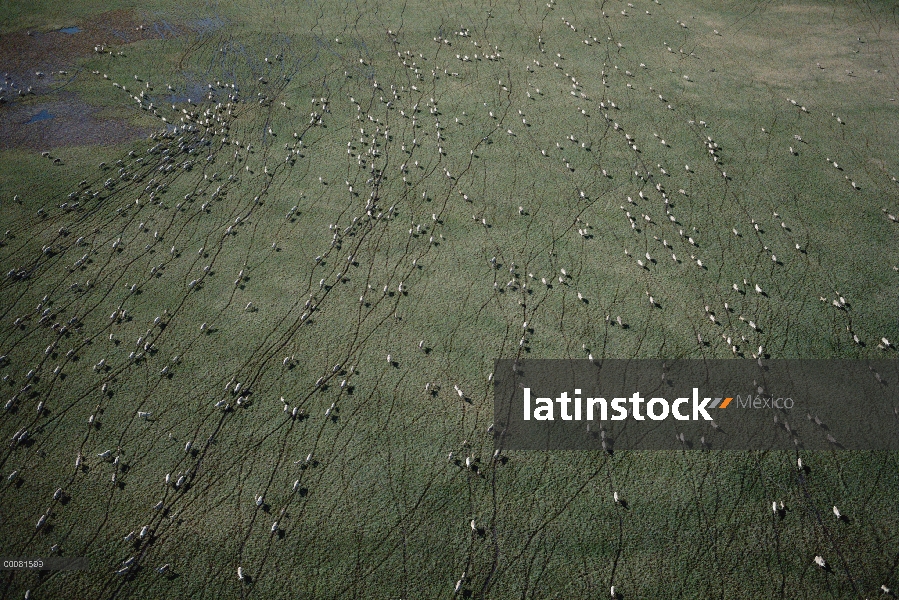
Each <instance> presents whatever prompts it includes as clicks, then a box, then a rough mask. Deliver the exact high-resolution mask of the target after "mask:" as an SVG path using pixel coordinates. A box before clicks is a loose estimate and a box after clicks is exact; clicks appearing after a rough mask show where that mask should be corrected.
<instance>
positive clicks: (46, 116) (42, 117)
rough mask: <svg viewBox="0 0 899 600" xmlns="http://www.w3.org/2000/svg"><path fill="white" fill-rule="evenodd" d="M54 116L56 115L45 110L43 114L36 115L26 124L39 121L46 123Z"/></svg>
mask: <svg viewBox="0 0 899 600" xmlns="http://www.w3.org/2000/svg"><path fill="white" fill-rule="evenodd" d="M54 116H55V115H54V114H53V113H51V112H50V111H48V110H46V109H44V110H42V111H41V112H39V113H37V114H36V115H34V116H33V117H31V118H30V119H28V121H26V122H25V124H26V125H27V124H29V123H37V122H38V121H46V120H47V119H52V118H53V117H54Z"/></svg>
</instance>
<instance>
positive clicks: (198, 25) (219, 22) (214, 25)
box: [189, 16, 225, 33]
mask: <svg viewBox="0 0 899 600" xmlns="http://www.w3.org/2000/svg"><path fill="white" fill-rule="evenodd" d="M224 25H225V20H224V19H222V18H221V17H217V16H216V17H204V18H202V19H198V20H197V21H194V22H193V23H190V25H189V26H190V27H191V28H192V29H193V30H194V31H196V32H197V33H211V32H213V31H217V30H219V29H221V28H222V27H224Z"/></svg>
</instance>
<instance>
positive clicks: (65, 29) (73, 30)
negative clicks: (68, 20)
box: [60, 27, 81, 35]
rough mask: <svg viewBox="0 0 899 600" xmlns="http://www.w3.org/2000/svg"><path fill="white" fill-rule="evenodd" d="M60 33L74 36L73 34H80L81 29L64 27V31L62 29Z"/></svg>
mask: <svg viewBox="0 0 899 600" xmlns="http://www.w3.org/2000/svg"><path fill="white" fill-rule="evenodd" d="M60 31H61V32H63V33H68V34H69V35H72V34H75V33H78V32H79V31H81V28H80V27H63V28H62V29H60Z"/></svg>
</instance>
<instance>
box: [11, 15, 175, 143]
mask: <svg viewBox="0 0 899 600" xmlns="http://www.w3.org/2000/svg"><path fill="white" fill-rule="evenodd" d="M65 29H66V31H63V30H52V31H19V32H15V33H10V34H7V35H3V36H0V65H3V80H2V81H0V88H2V91H0V97H3V98H4V101H3V102H0V148H2V149H10V148H15V147H25V148H32V149H35V150H44V149H48V148H54V147H59V146H74V145H85V144H102V145H107V144H114V143H117V142H122V141H125V140H127V139H132V138H134V137H135V136H138V135H143V134H145V133H146V132H145V131H144V130H142V129H140V128H137V127H134V126H132V125H129V124H127V123H125V122H123V121H120V120H117V119H109V118H105V119H104V118H102V117H99V116H98V115H97V113H98V112H99V111H100V109H99V108H97V107H95V106H91V105H89V104H86V103H84V102H82V101H80V100H79V98H78V96H77V95H75V94H72V93H67V92H65V91H64V90H61V89H60V88H61V86H64V85H65V83H66V81H67V80H68V79H70V78H72V77H74V76H75V75H76V72H77V70H78V67H77V64H78V62H79V60H80V59H82V58H83V57H85V56H88V55H90V54H92V53H94V52H96V50H95V48H96V47H101V46H105V47H106V48H107V50H112V51H113V52H115V51H118V50H119V49H121V47H122V46H123V45H125V44H130V43H133V42H137V41H141V40H149V39H161V38H165V37H174V36H176V35H180V34H181V33H184V32H186V31H187V30H188V29H187V28H178V27H175V26H172V25H171V24H169V23H167V22H164V21H162V22H158V23H156V22H152V21H149V20H142V19H139V18H138V16H137V15H136V14H135V13H134V12H132V11H125V10H115V11H109V12H105V13H100V14H98V15H94V16H92V17H90V18H89V19H85V20H83V21H78V22H76V23H73V24H72V26H71V27H67V28H65ZM29 88H30V92H29ZM41 96H44V98H41ZM42 100H43V101H42ZM22 101H27V105H23V104H22ZM42 110H43V111H46V112H47V113H49V114H52V115H53V118H46V119H42V120H38V121H35V122H31V123H29V122H28V121H29V119H31V118H32V117H34V116H35V115H38V114H41V112H40V111H42Z"/></svg>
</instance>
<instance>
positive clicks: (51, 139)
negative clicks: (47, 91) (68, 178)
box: [0, 93, 149, 150]
mask: <svg viewBox="0 0 899 600" xmlns="http://www.w3.org/2000/svg"><path fill="white" fill-rule="evenodd" d="M53 98H54V99H53V100H52V101H49V102H42V103H40V104H31V105H27V106H26V105H21V104H19V105H15V106H8V107H6V108H4V109H3V110H0V150H10V149H13V148H28V149H31V150H49V149H51V148H58V147H60V146H85V145H101V146H108V145H112V144H117V143H120V142H123V141H125V140H129V139H135V138H137V137H140V136H144V135H148V134H149V131H148V130H145V129H141V128H139V127H135V126H133V125H130V124H128V123H125V122H123V121H119V120H117V119H108V118H103V117H100V116H99V115H98V113H99V112H100V111H101V110H102V109H101V108H99V107H97V106H92V105H90V104H87V103H85V102H82V101H81V100H79V99H78V96H77V95H75V94H71V93H56V94H53ZM41 115H52V118H49V117H47V118H40V117H41ZM36 116H37V117H38V118H37V119H35V117H36Z"/></svg>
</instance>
